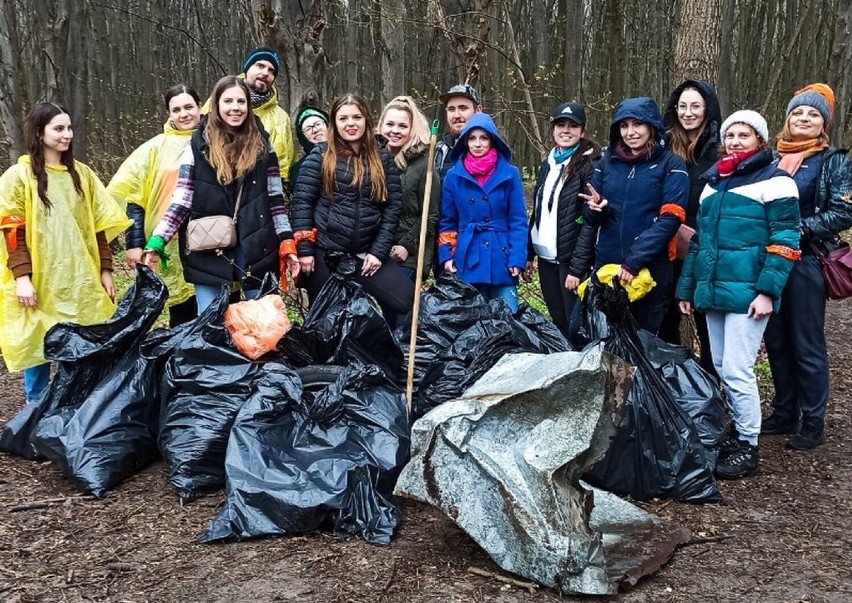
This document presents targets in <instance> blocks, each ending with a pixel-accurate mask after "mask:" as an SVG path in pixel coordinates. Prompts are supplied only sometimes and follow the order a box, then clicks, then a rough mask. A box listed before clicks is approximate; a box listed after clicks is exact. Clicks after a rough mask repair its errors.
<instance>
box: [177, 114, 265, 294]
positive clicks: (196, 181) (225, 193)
mask: <svg viewBox="0 0 852 603" xmlns="http://www.w3.org/2000/svg"><path fill="white" fill-rule="evenodd" d="M204 125H206V124H204V123H202V126H201V127H200V128H199V129H198V131H196V132H195V134H193V136H192V141H191V143H190V144H191V146H192V154H193V157H194V160H195V175H194V178H193V185H194V190H193V194H192V212H191V213H190V216H189V219H190V220H194V219H196V218H203V217H207V216H231V217H233V215H234V208H235V207H236V203H237V193H238V191H239V186H240V185H239V181H237V182H234V183H232V184H231V185H229V186H224V185H222V184H220V183H219V181H218V179H217V178H216V172H215V170H214V169H213V166H211V165H210V163H209V162H208V161H207V159H206V158H205V156H204V153H203V150H204V149H205V148H206V146H207V143H206V142H205V141H204V138H203V131H204ZM268 162H269V154H268V153H263V154H262V155H261V157H260V158H259V159H258V161H257V163H256V164H255V166H254V168H252V170H251V171H250V172H248V173H247V174H246V175H245V177H244V178H243V180H242V183H243V192H242V199H241V201H240V209H239V212H238V213H237V247H239V248H241V249H242V253H243V255H244V258H245V260H244V261H245V266H244V270H242V271H241V270H239V269H237V268H235V267H234V264H233V263H232V262H235V256H236V249H237V247H235V248H233V249H227V250H224V251H223V252H222V255H218V254H217V253H216V251H193V252H187V251H186V224H184V225H183V226H182V227H181V229H180V234H179V244H180V259H181V262H182V264H183V274H184V278H185V279H186V282H188V283H194V284H199V285H224V284H230V283H232V282H234V281H235V280H238V281H239V282H240V285H241V286H242V287H243V289H258V288H259V287H260V284H261V282H262V281H263V277H264V276H265V275H266V274H267V273H269V272H271V273H273V274H275V275H276V276H277V275H278V243H279V241H278V235H277V234H276V233H275V225H274V223H273V221H272V212H271V211H270V208H269V196H268V194H267V193H268V191H267V165H268Z"/></svg>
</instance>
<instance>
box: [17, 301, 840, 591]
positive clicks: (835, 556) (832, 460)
mask: <svg viewBox="0 0 852 603" xmlns="http://www.w3.org/2000/svg"><path fill="white" fill-rule="evenodd" d="M850 309H852V303H850V302H832V303H830V304H829V311H828V314H829V316H828V320H827V324H828V340H829V350H830V355H831V370H832V379H833V382H832V390H833V392H832V400H831V405H830V407H829V412H828V416H827V421H826V422H827V441H826V444H825V445H824V446H822V447H820V448H819V449H817V450H816V451H813V452H809V453H797V452H792V451H788V450H786V449H785V448H784V436H774V437H765V438H762V439H761V443H760V453H761V459H762V460H761V466H760V473H759V474H758V475H757V476H756V477H754V478H750V479H747V480H742V481H739V482H734V483H722V484H721V485H720V487H721V490H722V492H723V494H724V496H725V503H724V504H719V505H705V506H697V505H686V504H678V503H672V502H667V501H652V502H650V503H647V504H643V505H642V506H643V508H645V509H647V510H648V511H651V512H653V513H656V514H658V515H660V516H662V517H664V518H666V519H668V520H672V521H675V522H678V523H679V524H681V525H682V526H684V527H686V528H688V529H689V530H691V531H692V533H693V541H692V542H691V543H690V544H689V545H687V546H684V547H682V548H680V549H679V550H678V551H677V553H676V554H675V556H674V557H673V559H672V560H671V562H670V563H669V564H668V565H667V566H665V567H664V568H663V569H662V570H661V571H660V572H659V573H657V574H655V575H653V576H651V577H649V578H646V579H645V580H643V581H642V582H640V583H639V584H638V585H637V587H636V588H634V589H633V590H632V591H630V592H628V593H625V594H622V595H619V596H618V600H619V601H622V602H625V603H627V602H630V603H638V602H646V601H647V602H655V603H656V602H705V601H720V602H727V601H772V602H774V601H778V602H798V601H802V602H804V601H807V602H812V603H818V602H848V601H852V570H850V567H849V561H848V557H849V553H850V551H852V502H850V492H852V463H850V461H849V459H850V456H852V439H850V423H852V421H850V417H849V412H848V408H849V406H850V403H852V400H850V397H852V369H851V368H850V366H851V365H850V361H852V346H850V343H849V342H850V340H852V319H850ZM0 392H2V393H0V421H2V422H5V421H7V420H8V419H9V418H11V417H12V416H13V415H14V414H15V413H16V412H17V410H18V409H19V408H20V407H21V405H22V404H23V395H22V386H21V380H20V377H19V376H17V375H15V376H10V375H8V374H7V373H5V371H3V373H2V376H0ZM222 500H223V495H222V494H221V493H220V494H218V495H214V496H210V497H208V498H205V499H202V500H200V501H197V502H194V503H191V504H186V505H181V504H180V502H179V500H178V498H177V497H176V496H175V494H174V492H173V490H172V488H171V487H170V485H169V484H168V482H167V479H166V472H165V467H164V464H163V463H162V462H158V463H156V464H154V465H152V466H150V467H148V468H147V469H146V470H145V471H143V472H142V473H140V474H139V475H136V476H135V477H133V478H132V479H130V480H129V481H127V482H125V483H123V484H122V485H121V486H119V487H118V488H117V489H116V490H115V491H113V492H110V493H109V494H108V495H107V496H106V498H105V499H103V500H92V499H90V498H86V497H81V496H78V495H77V494H76V493H75V491H74V490H73V488H72V487H71V486H70V485H69V483H67V482H66V481H65V479H64V478H63V477H62V476H61V475H60V473H59V472H58V471H57V470H56V469H55V468H54V467H53V466H52V465H51V464H50V463H36V462H30V461H25V460H22V459H19V458H15V457H11V456H9V455H5V454H0V601H2V602H5V603H26V602H35V601H46V602H47V601H49V602H54V601H56V602H59V601H68V602H78V601H98V602H103V601H109V602H116V603H119V602H134V603H141V602H145V601H151V602H154V601H156V602H173V601H181V602H183V601H193V602H195V601H198V602H211V603H214V602H215V603H218V602H222V603H225V602H233V601H251V602H253V603H261V602H272V601H317V602H368V601H369V602H379V601H387V602H390V601H406V602H469V601H472V602H476V601H495V602H500V603H508V602H520V601H523V602H526V601H529V602H539V601H541V602H544V601H560V600H563V601H564V600H572V599H570V598H567V597H560V595H559V594H558V593H557V592H554V591H550V590H547V589H535V590H532V591H528V590H526V589H524V588H521V587H518V586H510V585H507V584H504V583H503V582H501V581H499V580H497V579H495V578H493V577H482V576H480V575H476V574H474V573H471V571H470V570H471V569H481V570H486V571H488V572H493V573H495V574H498V575H503V576H504V575H505V574H504V573H503V572H501V571H500V569H499V568H498V567H496V566H495V565H494V563H493V562H491V561H490V559H489V558H488V556H487V555H486V554H485V553H484V552H483V551H482V550H481V549H480V548H479V547H478V546H477V545H476V544H475V543H473V542H472V541H471V539H470V538H469V537H467V536H466V535H465V534H464V533H463V532H462V531H461V530H459V529H458V528H457V527H456V526H455V525H454V524H453V523H452V522H451V521H449V520H448V519H447V518H445V517H444V516H443V515H442V514H441V513H439V512H438V511H436V510H434V509H432V508H430V507H427V506H425V505H422V504H416V503H412V502H410V501H406V502H405V504H404V519H403V523H402V525H401V527H400V528H399V530H398V532H397V534H396V537H395V539H394V541H393V543H392V544H391V545H390V546H389V547H387V548H378V547H374V546H371V545H368V544H366V543H364V542H362V541H360V540H349V541H338V540H335V539H334V538H332V537H331V536H329V535H325V534H317V535H309V536H299V537H289V538H267V539H262V540H257V541H252V542H244V543H234V544H225V545H221V544H219V545H199V544H195V542H194V541H195V538H196V537H197V536H198V535H199V534H200V533H201V531H202V529H203V528H204V527H205V526H206V524H207V522H208V521H209V520H210V519H211V518H212V516H213V515H214V513H215V511H216V509H217V507H218V506H219V505H220V504H221V502H222ZM33 502H43V503H44V504H43V505H42V507H43V508H31V509H28V510H22V511H13V507H15V506H16V505H25V504H27V503H33ZM577 600H579V599H577Z"/></svg>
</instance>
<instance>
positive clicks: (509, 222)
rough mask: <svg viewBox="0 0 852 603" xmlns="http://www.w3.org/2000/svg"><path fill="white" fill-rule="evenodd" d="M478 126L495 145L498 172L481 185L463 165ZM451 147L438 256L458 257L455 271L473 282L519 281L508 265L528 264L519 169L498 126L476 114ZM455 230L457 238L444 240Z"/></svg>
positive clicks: (500, 282) (443, 196) (507, 282)
mask: <svg viewBox="0 0 852 603" xmlns="http://www.w3.org/2000/svg"><path fill="white" fill-rule="evenodd" d="M475 128H480V129H482V130H485V131H486V132H487V133H488V135H489V136H490V137H491V142H492V145H493V146H494V148H496V149H497V165H496V166H495V169H494V173H492V174H491V176H490V177H489V178H488V180H486V181H485V184H483V185H480V184H479V183H478V182H477V181H476V179H475V178H474V177H473V176H471V175H470V173H468V171H467V170H466V169H465V167H464V163H463V156H464V154H465V153H466V152H467V145H466V144H464V142H463V141H464V140H466V138H467V135H468V134H469V133H470V131H471V130H473V129H475ZM459 141H462V142H461V144H456V145H455V146H454V147H453V150H452V153H451V154H450V159H451V160H452V161H453V167H452V168H451V169H450V170H449V171H448V172H447V176H446V178H445V179H444V184H443V186H442V187H441V220H440V225H439V228H438V232H439V234H440V235H444V236H440V237H439V241H440V242H441V244H440V245H439V247H438V260H439V261H440V262H441V263H442V264H443V263H444V262H446V261H447V260H449V259H453V260H454V265H455V268H456V270H457V271H458V272H457V275H458V277H459V278H460V279H462V280H464V281H466V282H468V283H471V284H483V285H504V286H505V285H516V284H517V282H518V279H517V277H513V276H512V275H511V274H510V273H509V268H513V267H514V268H521V269H523V268H524V267H525V265H526V255H527V250H526V246H527V215H526V207H525V205H524V191H523V186H522V184H521V175H520V172H518V168H516V167H515V166H513V165H512V164H511V163H510V161H511V159H512V152H511V150H510V149H509V146H508V145H507V144H506V142H505V141H504V140H503V139H502V138H500V134H499V133H498V131H497V126H496V125H495V124H494V121H493V120H492V119H491V116H490V115H488V114H486V113H474V114H473V116H472V117H471V118H470V119H469V120H468V122H467V124H466V125H465V127H464V129H463V130H462V132H461V134H460V135H459ZM452 233H456V235H457V242H456V244H455V245H452V244H451V243H449V242H444V241H445V240H446V238H447V236H450V237H452Z"/></svg>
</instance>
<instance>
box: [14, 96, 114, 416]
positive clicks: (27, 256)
mask: <svg viewBox="0 0 852 603" xmlns="http://www.w3.org/2000/svg"><path fill="white" fill-rule="evenodd" d="M24 134H25V138H26V144H27V150H28V152H29V154H28V155H24V156H23V157H21V158H20V159H18V163H17V164H15V165H13V166H12V167H11V168H9V169H8V170H6V172H5V173H4V174H3V175H2V176H0V226H1V227H2V229H3V230H4V233H5V235H6V236H5V244H0V351H2V353H3V360H4V361H5V363H6V367H7V368H8V369H9V370H10V371H20V370H23V371H24V389H25V391H26V397H27V402H28V403H29V402H34V401H35V400H36V399H37V398H38V397H39V395H40V394H41V393H42V391H44V389H45V388H46V387H47V383H48V379H49V377H50V364H49V363H47V362H46V361H45V358H44V353H43V342H44V335H45V333H46V332H47V330H48V329H49V328H50V327H52V326H53V325H55V324H56V323H58V322H74V323H77V324H82V325H89V324H95V323H99V322H103V321H106V320H108V319H109V318H110V317H111V316H112V315H113V312H114V311H115V303H114V298H115V287H114V285H113V282H112V253H111V251H110V249H109V241H111V240H112V239H114V238H115V237H116V236H118V235H119V234H120V233H121V232H123V231H124V230H125V229H126V228H127V227H128V226H129V225H130V223H131V221H130V220H128V219H127V216H125V215H124V212H123V211H122V210H121V207H120V206H119V204H118V203H116V201H115V199H113V198H112V197H111V196H110V195H109V193H107V192H106V189H105V188H104V185H103V184H102V183H101V181H100V180H99V179H98V177H97V176H96V175H95V173H94V172H93V171H92V170H91V168H89V167H88V166H87V165H85V164H82V163H80V162H77V161H74V155H73V152H72V148H71V141H72V139H73V137H74V134H73V130H72V128H71V118H70V116H69V115H68V111H66V110H65V109H63V108H62V107H59V106H58V105H55V104H53V103H39V104H37V105H36V106H35V107H33V110H32V111H31V112H30V114H29V116H28V117H27V120H26V123H25V124H24Z"/></svg>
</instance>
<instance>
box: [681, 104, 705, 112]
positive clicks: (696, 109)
mask: <svg viewBox="0 0 852 603" xmlns="http://www.w3.org/2000/svg"><path fill="white" fill-rule="evenodd" d="M704 108H705V106H704V105H699V104H698V103H696V104H694V105H678V106H677V112H678V113H686V110H687V109H689V110H691V111H692V112H693V113H698V112H699V111H704Z"/></svg>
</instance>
